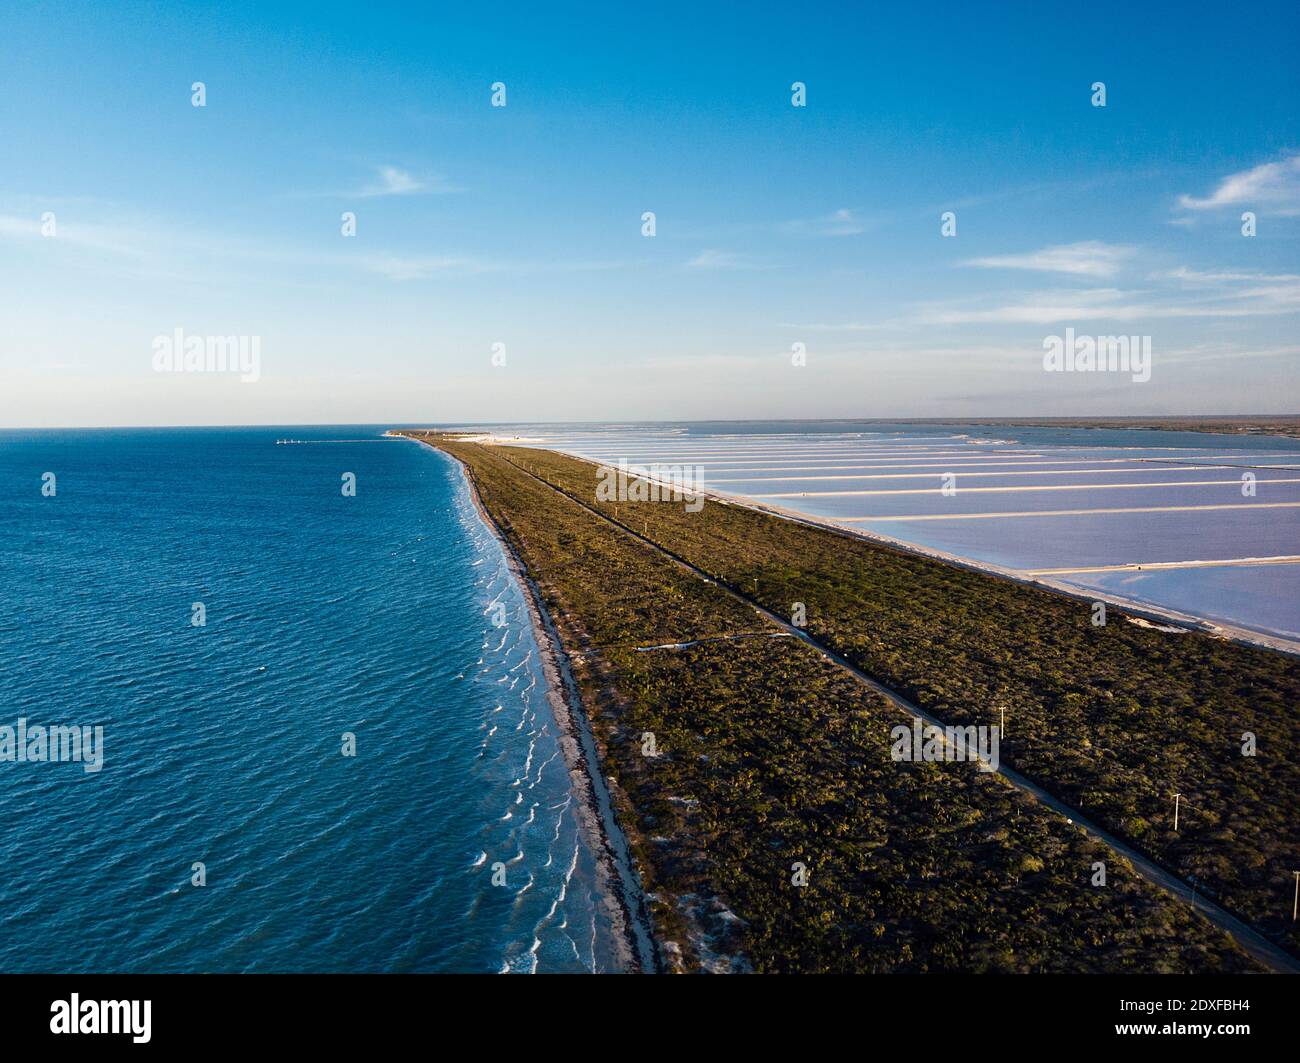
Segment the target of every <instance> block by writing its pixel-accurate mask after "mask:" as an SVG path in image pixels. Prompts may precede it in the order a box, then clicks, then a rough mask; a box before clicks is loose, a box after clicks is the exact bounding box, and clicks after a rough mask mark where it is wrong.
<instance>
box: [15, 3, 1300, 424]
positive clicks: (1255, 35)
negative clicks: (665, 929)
mask: <svg viewBox="0 0 1300 1063" xmlns="http://www.w3.org/2000/svg"><path fill="white" fill-rule="evenodd" d="M415 6H416V5H394V4H387V3H369V4H366V5H329V4H312V5H301V6H297V5H287V4H276V5H234V4H230V5H221V8H220V9H219V10H218V9H216V8H215V6H210V5H197V4H196V5H188V4H180V3H155V4H132V3H113V4H105V3H100V4H85V5H82V4H53V3H27V2H22V0H19V2H11V3H7V4H5V6H4V8H3V9H2V10H0V98H2V99H3V101H4V102H3V106H2V107H0V149H2V150H0V292H3V296H2V297H0V425H10V426H13V425H82V424H85V425H90V424H186V423H199V424H214V423H317V422H384V421H403V422H404V421H430V422H434V421H460V420H499V421H510V420H522V419H528V420H538V419H554V420H569V419H582V420H622V419H661V418H662V419H676V418H744V417H758V418H764V417H850V416H888V417H893V416H898V417H903V416H961V415H967V414H968V415H972V416H997V415H1024V416H1028V415H1049V414H1158V413H1170V414H1182V413H1197V412H1209V413H1219V412H1240V413H1245V412H1294V411H1296V410H1297V408H1300V402H1298V401H1297V398H1298V397H1300V396H1298V392H1300V388H1298V387H1297V381H1300V337H1298V336H1297V334H1296V324H1297V315H1298V314H1300V250H1298V247H1300V245H1298V243H1297V237H1298V236H1300V121H1298V118H1297V111H1298V108H1297V100H1300V64H1298V63H1297V62H1296V61H1295V57H1296V55H1297V54H1300V15H1297V13H1296V7H1295V5H1294V4H1277V5H1270V4H1237V5H1231V6H1227V5H1222V4H1219V5H1198V4H1190V5H1189V4H1176V5H1175V4H1170V5H1143V6H1142V8H1141V9H1140V10H1135V9H1134V6H1133V5H1129V4H1117V5H1108V4H1088V5H1070V6H1068V7H1067V6H1062V5H1049V4H1042V3H1033V4H1031V3H1026V4H1002V5H997V8H996V10H995V11H992V12H989V11H978V10H975V9H974V6H973V5H968V4H951V5H947V4H940V5H929V6H925V5H918V4H906V5H891V6H888V7H875V6H866V5H812V10H808V9H806V7H805V5H794V4H747V5H743V6H742V5H734V6H731V5H728V6H726V7H723V6H720V5H710V6H709V7H708V8H707V9H702V8H701V7H699V6H698V5H693V4H682V5H676V4H669V5H655V6H653V7H650V6H646V7H634V6H631V5H596V4H589V5H547V6H546V7H545V9H543V7H542V6H541V5H515V4H504V5H497V6H491V7H483V8H481V9H479V8H477V7H474V6H471V5H426V6H425V10H424V11H423V12H421V13H419V14H415V13H413V12H412V11H411V8H413V7H415ZM1216 7H1217V8H1218V9H1219V10H1218V11H1216V10H1215V8H1216ZM195 81H202V82H204V84H205V85H206V91H207V101H206V106H205V107H202V108H196V107H193V106H192V105H191V85H192V83H193V82H195ZM497 81H500V82H504V83H505V85H506V92H507V106H506V107H504V108H494V107H492V106H491V105H490V96H491V85H492V84H493V83H494V82H497ZM795 81H802V82H804V83H805V84H806V86H807V106H806V107H803V108H796V107H793V106H791V84H792V83H793V82H795ZM1095 81H1103V82H1105V84H1106V95H1107V101H1106V102H1107V105H1106V106H1105V107H1104V108H1100V107H1094V106H1092V103H1091V97H1092V89H1091V86H1092V84H1093V82H1095ZM948 210H951V211H954V212H955V213H956V215H957V235H956V237H953V238H944V237H942V236H941V235H940V215H941V214H942V212H944V211H948ZM1246 210H1251V211H1254V212H1255V213H1256V215H1257V219H1258V221H1257V226H1258V229H1257V235H1256V236H1255V237H1253V238H1246V237H1243V236H1242V233H1241V221H1240V216H1241V213H1242V212H1243V211H1246ZM344 211H352V212H354V213H355V214H356V217H357V235H356V236H355V237H349V238H345V237H343V236H341V235H340V216H341V214H342V213H343V212H344ZM644 211H654V212H655V215H656V230H657V231H656V235H655V236H654V237H653V238H647V237H645V236H643V235H642V234H641V215H642V213H643V212H644ZM47 212H52V213H53V214H54V216H55V223H56V232H55V234H54V235H53V236H45V235H42V232H41V225H42V216H43V215H45V214H46V213H47ZM1067 327H1072V328H1074V329H1075V330H1076V332H1080V333H1093V334H1113V333H1120V332H1122V333H1125V334H1139V335H1149V336H1150V337H1151V339H1152V350H1153V369H1152V374H1151V380H1150V381H1149V382H1147V383H1145V384H1135V383H1134V382H1133V381H1132V380H1131V378H1130V377H1128V376H1126V375H1120V374H1047V373H1045V372H1044V371H1043V368H1042V355H1043V342H1044V339H1045V337H1047V336H1050V335H1057V334H1061V333H1063V331H1064V329H1065V328H1067ZM177 328H180V329H183V330H184V331H185V333H186V334H188V335H245V336H256V337H258V338H259V342H260V352H261V375H260V379H259V380H257V381H256V382H255V383H241V382H240V381H239V380H238V379H237V378H236V377H233V376H216V375H212V374H184V373H182V374H160V373H156V372H154V370H153V365H152V347H151V344H152V342H153V340H154V338H155V337H156V336H159V335H170V334H172V333H173V331H174V330H175V329H177ZM497 343H500V344H504V345H505V346H504V349H505V352H506V364H505V365H504V366H500V365H496V366H494V365H493V364H492V361H491V356H492V350H493V344H497ZM795 343H803V344H804V345H805V346H806V350H807V364H806V365H800V366H795V365H792V364H791V345H792V344H795Z"/></svg>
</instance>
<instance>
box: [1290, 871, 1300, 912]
mask: <svg viewBox="0 0 1300 1063" xmlns="http://www.w3.org/2000/svg"><path fill="white" fill-rule="evenodd" d="M1291 874H1293V875H1295V900H1293V901H1292V902H1291V922H1293V923H1294V922H1295V919H1296V913H1297V912H1300V871H1292V872H1291Z"/></svg>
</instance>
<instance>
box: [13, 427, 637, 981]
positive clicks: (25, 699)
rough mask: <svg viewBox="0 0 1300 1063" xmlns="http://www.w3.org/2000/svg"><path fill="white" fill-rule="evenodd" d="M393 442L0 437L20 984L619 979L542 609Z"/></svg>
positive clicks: (216, 432)
mask: <svg viewBox="0 0 1300 1063" xmlns="http://www.w3.org/2000/svg"><path fill="white" fill-rule="evenodd" d="M382 432H383V428H377V427H373V426H371V427H352V428H349V427H330V428H322V429H304V428H301V427H299V428H293V429H276V428H246V429H139V430H137V429H132V430H66V431H63V430H61V431H5V432H0V971H7V972H13V971H25V972H29V971H69V970H70V971H88V972H118V971H187V972H188V971H482V972H508V971H521V972H528V971H589V970H604V969H607V968H608V967H609V966H610V964H611V963H612V962H613V961H612V956H613V955H614V954H615V953H614V951H613V942H612V932H611V929H610V927H609V926H608V925H607V922H606V920H605V917H604V916H603V914H602V909H601V907H600V905H599V904H598V897H597V895H596V888H595V885H594V882H595V865H594V859H593V855H592V853H591V852H590V850H589V849H588V848H587V846H586V844H585V842H584V840H583V836H582V835H581V833H580V832H579V830H578V826H577V822H576V818H575V812H576V810H575V808H574V806H573V802H574V797H573V795H572V792H571V789H570V784H569V778H568V772H567V769H566V767H565V764H564V760H563V757H562V756H561V755H560V753H559V748H558V744H557V736H556V726H555V722H554V720H553V719H552V718H551V716H550V713H549V710H548V706H547V703H546V700H545V698H544V692H545V691H544V682H545V681H544V679H543V675H542V672H541V669H540V667H539V664H538V653H537V646H536V645H535V642H534V639H533V635H532V632H531V629H530V626H529V624H528V622H527V614H526V612H525V610H524V602H523V599H522V597H521V591H520V589H519V587H518V586H517V584H516V583H515V582H514V581H513V580H512V579H511V577H510V575H509V572H508V569H507V568H506V565H505V562H504V557H503V554H502V550H501V547H500V545H499V543H498V542H497V540H496V539H495V537H494V536H493V535H492V534H491V533H490V531H489V530H488V529H487V528H486V527H485V526H484V525H483V523H482V522H481V521H480V519H479V517H478V515H477V513H476V511H475V509H474V507H473V504H472V501H471V498H470V496H469V493H468V489H467V487H466V485H465V483H464V480H463V477H462V475H461V473H460V471H459V469H458V467H457V466H456V465H455V464H454V463H453V462H452V461H451V460H450V459H448V458H447V457H445V456H443V455H441V454H437V453H435V452H433V451H431V450H429V449H428V448H426V447H423V446H420V445H418V444H415V443H412V442H409V441H404V440H396V439H384V438H383V437H382ZM284 438H292V439H294V440H298V441H299V442H295V443H292V444H287V445H285V444H277V440H279V439H284ZM47 473H48V474H52V476H47V475H46V474H47ZM347 474H352V475H351V478H352V479H353V480H354V482H355V493H353V494H349V493H345V490H344V488H345V486H346V485H347V483H348V480H349V477H348V476H347ZM20 727H22V728H23V729H24V731H25V735H24V737H25V739H26V743H27V744H26V745H25V746H24V747H23V748H22V750H21V751H18V750H16V749H15V746H16V743H17V737H18V732H19V728H20ZM73 727H76V728H78V729H79V732H80V733H82V734H85V735H94V734H96V733H98V734H102V748H100V749H99V753H100V754H101V755H102V764H100V765H99V766H98V770H94V769H95V767H96V765H94V764H92V763H91V762H90V761H89V760H87V759H84V758H83V759H82V760H81V761H80V762H78V761H75V760H62V761H57V760H54V759H50V757H49V756H47V758H46V759H43V760H42V759H35V757H26V756H25V755H19V752H21V754H26V753H27V752H29V751H34V752H36V753H39V752H40V750H39V746H40V745H41V744H42V743H40V741H39V740H38V739H37V738H36V737H35V736H37V735H39V734H41V733H43V732H42V729H49V728H68V729H70V728H73ZM4 728H8V729H9V731H8V732H7V733H8V734H9V735H11V736H12V737H11V738H10V739H9V741H10V746H9V755H8V757H7V758H6V756H5V746H4V742H5V735H6V731H5V730H3V729H4ZM97 729H102V730H97ZM67 735H68V731H64V732H63V738H64V748H63V752H64V753H67V752H68V744H67ZM349 736H350V737H349ZM91 745H93V743H88V745H87V747H86V750H89V749H90V748H91ZM57 746H58V744H57V743H52V744H51V754H52V751H53V749H55V748H57ZM88 768H90V769H92V770H87V769H88ZM494 877H495V878H496V879H497V880H498V882H503V884H497V885H494V884H493V879H494Z"/></svg>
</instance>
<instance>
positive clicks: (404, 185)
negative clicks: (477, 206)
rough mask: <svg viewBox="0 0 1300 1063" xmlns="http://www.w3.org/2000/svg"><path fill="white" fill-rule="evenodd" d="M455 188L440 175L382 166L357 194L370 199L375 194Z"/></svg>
mask: <svg viewBox="0 0 1300 1063" xmlns="http://www.w3.org/2000/svg"><path fill="white" fill-rule="evenodd" d="M454 191H455V189H454V188H452V187H451V186H450V185H448V184H447V183H446V182H445V181H443V180H442V178H440V177H416V176H415V175H414V174H412V173H411V172H410V171H409V170H399V169H398V168H397V167H396V166H380V167H378V168H377V169H376V171H375V178H374V180H372V181H371V182H370V183H369V184H367V185H365V186H364V187H362V188H361V189H359V190H358V191H357V193H356V194H357V195H358V196H360V197H362V198H364V199H370V198H373V197H375V196H411V195H419V194H422V193H433V192H454Z"/></svg>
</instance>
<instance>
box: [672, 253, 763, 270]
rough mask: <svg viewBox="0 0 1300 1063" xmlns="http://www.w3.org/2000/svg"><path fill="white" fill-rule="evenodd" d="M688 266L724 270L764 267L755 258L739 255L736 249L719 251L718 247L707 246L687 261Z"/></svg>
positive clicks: (688, 267)
mask: <svg viewBox="0 0 1300 1063" xmlns="http://www.w3.org/2000/svg"><path fill="white" fill-rule="evenodd" d="M686 268H687V269H712V270H724V269H762V268H764V267H763V266H762V265H761V264H760V263H757V262H755V261H754V260H753V259H750V258H746V257H745V256H744V255H738V254H736V253H735V252H734V251H719V250H717V249H716V248H707V249H705V250H704V251H701V252H700V253H699V254H698V255H696V256H695V257H694V258H693V259H691V260H690V261H689V262H687V263H686Z"/></svg>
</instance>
